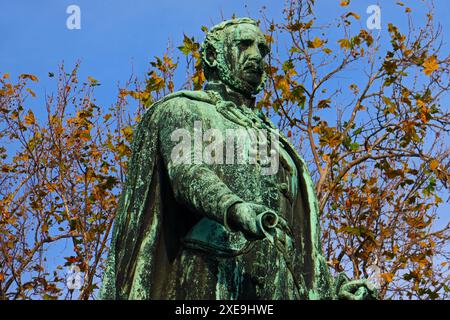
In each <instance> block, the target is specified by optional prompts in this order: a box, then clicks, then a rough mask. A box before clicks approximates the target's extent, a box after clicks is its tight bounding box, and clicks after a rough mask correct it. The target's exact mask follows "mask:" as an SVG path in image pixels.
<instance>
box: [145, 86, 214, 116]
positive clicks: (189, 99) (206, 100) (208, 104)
mask: <svg viewBox="0 0 450 320" xmlns="http://www.w3.org/2000/svg"><path fill="white" fill-rule="evenodd" d="M214 106H215V100H214V99H213V98H212V97H211V96H210V95H209V94H208V93H206V92H205V91H188V90H182V91H177V92H174V93H171V94H169V95H167V96H165V97H164V98H162V99H160V100H158V101H157V102H155V103H154V104H153V105H152V106H151V107H150V108H149V109H150V110H151V109H158V113H159V115H160V116H162V117H165V116H171V115H179V116H182V115H183V114H186V113H189V114H201V115H205V114H207V113H209V112H211V111H213V110H215V108H214Z"/></svg>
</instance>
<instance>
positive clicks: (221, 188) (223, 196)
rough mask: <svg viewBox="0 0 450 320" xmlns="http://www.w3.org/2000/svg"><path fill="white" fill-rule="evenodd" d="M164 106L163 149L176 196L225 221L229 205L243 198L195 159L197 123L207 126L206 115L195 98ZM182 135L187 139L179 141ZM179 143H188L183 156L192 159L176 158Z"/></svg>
mask: <svg viewBox="0 0 450 320" xmlns="http://www.w3.org/2000/svg"><path fill="white" fill-rule="evenodd" d="M183 100H185V99H183ZM162 107H163V108H164V109H165V110H164V111H163V113H162V117H161V122H160V123H161V125H160V131H159V141H160V150H161V153H162V158H163V160H164V164H165V167H166V169H167V173H168V176H169V179H170V183H171V186H172V190H173V192H174V196H175V199H176V200H177V201H179V202H180V203H183V204H184V205H186V206H187V207H188V208H190V209H191V210H192V211H194V212H197V213H200V214H202V215H204V216H206V217H208V218H210V219H213V220H216V221H218V222H220V223H222V224H223V223H224V219H226V216H227V212H228V209H229V208H230V207H231V206H232V205H233V204H236V203H239V202H244V201H243V200H242V199H241V198H240V197H239V196H237V195H236V194H235V193H234V192H232V191H231V190H230V188H229V187H228V186H227V185H226V184H225V183H224V182H223V181H222V179H220V178H219V177H218V176H217V175H216V174H215V173H214V172H213V171H212V170H211V169H210V168H209V166H208V165H206V164H204V163H202V162H200V163H196V162H195V161H194V150H193V140H194V123H195V121H199V122H201V123H202V128H203V130H206V129H207V125H206V122H207V121H206V120H207V119H205V115H204V114H203V113H202V112H201V111H200V110H199V108H198V106H197V105H196V104H195V103H192V102H186V101H180V100H176V101H170V103H167V105H166V106H162ZM175 130H178V133H177V134H174V132H175ZM180 136H184V138H183V139H187V141H182V142H180V141H181V140H180ZM173 140H175V141H173ZM180 143H186V144H185V146H186V147H188V146H189V147H190V148H188V149H189V152H188V153H187V154H185V155H184V156H183V159H184V160H186V159H188V161H189V162H190V163H185V162H184V161H181V162H177V161H176V159H174V152H175V150H176V148H180ZM178 160H180V159H178Z"/></svg>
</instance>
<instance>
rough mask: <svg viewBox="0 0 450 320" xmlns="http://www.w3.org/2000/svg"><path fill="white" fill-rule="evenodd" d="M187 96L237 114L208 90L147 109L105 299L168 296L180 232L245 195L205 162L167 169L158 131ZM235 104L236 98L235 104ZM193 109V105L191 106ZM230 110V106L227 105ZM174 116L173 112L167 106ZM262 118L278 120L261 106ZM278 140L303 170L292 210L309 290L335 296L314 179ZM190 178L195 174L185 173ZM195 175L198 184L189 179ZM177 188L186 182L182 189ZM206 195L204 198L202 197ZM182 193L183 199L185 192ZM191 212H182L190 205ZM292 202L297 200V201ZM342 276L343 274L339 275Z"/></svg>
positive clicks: (122, 200)
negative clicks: (179, 170) (206, 173)
mask: <svg viewBox="0 0 450 320" xmlns="http://www.w3.org/2000/svg"><path fill="white" fill-rule="evenodd" d="M180 101H188V102H190V103H191V104H188V105H193V104H202V105H207V107H208V108H210V109H211V110H214V112H219V113H220V114H222V116H223V118H224V119H225V118H227V119H232V117H230V114H232V110H231V111H230V109H229V108H233V106H230V104H229V103H228V107H226V104H225V105H224V104H223V103H222V105H221V103H220V102H218V101H217V100H216V99H214V95H210V94H208V93H207V92H205V91H180V92H177V93H174V94H171V95H168V96H166V97H165V98H163V99H162V100H160V101H158V102H156V103H155V104H154V105H153V106H151V107H150V108H149V109H148V110H147V111H146V112H145V114H144V115H143V117H142V120H141V121H140V123H139V124H138V126H137V128H136V130H135V133H134V139H133V143H132V156H131V159H130V161H129V164H128V173H127V179H126V182H125V186H124V189H123V192H122V195H121V198H120V201H119V206H118V211H117V216H116V221H115V225H114V229H113V234H112V240H111V246H110V252H109V256H108V260H107V264H106V270H105V273H104V276H103V284H102V287H101V290H100V298H101V299H165V298H167V297H166V296H164V295H163V294H162V293H161V292H162V290H163V287H164V286H165V284H166V281H167V277H168V275H169V272H170V270H171V267H172V265H171V264H172V262H173V261H174V259H175V257H176V256H177V255H178V254H179V251H180V248H181V246H182V241H183V238H184V237H185V236H186V234H187V233H188V232H189V231H190V229H191V228H192V227H193V226H194V225H196V224H197V223H198V222H199V220H200V219H201V218H202V216H208V218H211V219H213V220H216V221H219V222H220V221H223V220H221V219H223V214H224V212H225V211H226V210H227V209H228V207H229V206H231V205H232V204H234V203H236V202H239V201H242V199H241V198H240V197H239V196H237V195H234V194H233V192H232V191H231V190H230V189H228V188H227V187H226V185H225V184H224V183H223V182H222V181H221V180H220V179H219V178H217V180H214V179H204V180H203V181H202V178H199V179H197V178H198V177H203V175H199V173H198V172H197V173H196V172H195V171H196V170H197V171H200V172H201V171H202V170H206V169H204V168H201V167H195V166H192V167H193V168H192V170H191V172H189V173H186V174H185V175H181V176H180V177H181V178H180V180H179V181H174V180H173V179H171V177H169V175H170V174H172V173H171V170H170V168H167V165H166V163H165V161H164V159H163V157H162V155H161V154H162V151H161V150H162V149H164V148H165V147H166V146H165V141H163V140H164V139H161V132H162V131H164V130H165V129H164V128H165V126H166V123H168V121H169V119H168V114H167V113H165V109H167V107H168V106H171V107H173V106H174V105H175V106H177V105H178V104H180V103H181V104H182V102H180ZM235 107H236V106H235V105H234V108H235ZM186 110H187V112H188V113H189V107H188V108H187V109H186ZM228 111H230V112H228ZM169 116H170V114H169ZM259 116H260V117H261V119H263V121H264V122H265V123H266V124H267V125H269V126H270V127H272V128H274V126H273V125H272V124H271V122H270V121H269V120H268V119H267V118H266V117H265V116H264V115H263V114H262V113H261V114H260V115H259ZM280 140H281V141H282V143H283V144H284V145H285V146H286V147H287V149H288V151H289V153H290V155H291V156H292V158H293V160H294V162H295V165H296V167H297V170H298V172H299V174H298V180H299V181H298V186H299V189H300V190H301V192H300V193H299V198H300V199H298V201H297V202H298V203H300V206H301V207H302V208H303V209H302V210H300V209H298V210H294V213H295V215H296V216H294V220H293V226H292V229H293V232H294V234H295V235H297V238H298V239H297V242H298V243H299V245H301V246H302V248H303V249H302V255H303V257H302V261H303V264H302V270H301V271H300V272H301V273H302V276H303V278H304V279H305V285H306V291H307V298H309V299H332V298H335V297H336V286H335V285H334V283H333V282H334V281H333V279H332V278H331V276H330V274H329V271H328V267H327V265H326V262H325V259H324V257H323V255H322V249H321V243H320V228H319V211H318V203H317V198H316V195H315V191H314V185H313V182H312V180H311V177H310V175H309V173H308V170H307V167H306V164H305V163H304V161H303V159H301V157H300V156H299V155H298V153H297V152H296V151H295V149H294V148H293V147H292V145H291V144H290V143H289V141H288V140H287V138H285V137H283V136H282V135H280ZM187 180H190V181H187ZM195 181H196V182H197V183H198V184H199V185H200V186H204V187H201V188H200V187H198V186H197V188H196V189H195V190H194V189H192V188H191V187H189V186H188V185H189V184H190V183H194V182H195ZM174 190H186V192H185V194H177V192H176V191H175V192H174ZM205 198H207V199H205ZM180 199H181V200H180ZM186 208H188V209H192V210H190V213H192V212H195V213H197V214H196V215H194V214H186V215H180V212H186V211H187V209H186ZM294 209H295V208H294ZM338 282H341V281H338Z"/></svg>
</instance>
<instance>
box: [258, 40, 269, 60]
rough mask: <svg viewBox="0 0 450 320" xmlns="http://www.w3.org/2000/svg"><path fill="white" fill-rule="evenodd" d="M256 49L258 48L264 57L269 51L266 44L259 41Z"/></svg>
mask: <svg viewBox="0 0 450 320" xmlns="http://www.w3.org/2000/svg"><path fill="white" fill-rule="evenodd" d="M258 49H259V52H261V55H262V56H263V57H265V56H266V55H268V54H269V51H270V49H269V47H268V46H267V45H266V44H264V43H260V44H259V45H258Z"/></svg>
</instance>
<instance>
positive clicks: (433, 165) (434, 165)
mask: <svg viewBox="0 0 450 320" xmlns="http://www.w3.org/2000/svg"><path fill="white" fill-rule="evenodd" d="M438 166H439V161H437V160H436V159H433V160H431V161H430V169H431V170H434V169H436V168H437V167H438Z"/></svg>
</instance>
